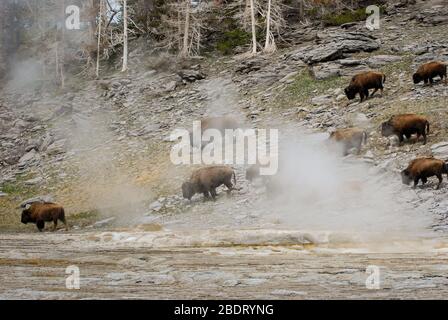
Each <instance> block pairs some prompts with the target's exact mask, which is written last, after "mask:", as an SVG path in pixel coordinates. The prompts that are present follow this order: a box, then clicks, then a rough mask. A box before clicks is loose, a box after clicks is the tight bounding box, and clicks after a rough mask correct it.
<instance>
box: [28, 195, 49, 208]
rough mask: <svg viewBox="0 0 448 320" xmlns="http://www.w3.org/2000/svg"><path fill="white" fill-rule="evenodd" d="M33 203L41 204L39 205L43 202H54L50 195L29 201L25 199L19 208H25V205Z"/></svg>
mask: <svg viewBox="0 0 448 320" xmlns="http://www.w3.org/2000/svg"><path fill="white" fill-rule="evenodd" d="M35 202H41V203H43V202H54V198H53V196H51V195H46V196H37V197H34V198H30V199H27V200H25V201H23V202H22V203H21V204H20V207H22V208H25V207H26V205H28V204H32V203H35Z"/></svg>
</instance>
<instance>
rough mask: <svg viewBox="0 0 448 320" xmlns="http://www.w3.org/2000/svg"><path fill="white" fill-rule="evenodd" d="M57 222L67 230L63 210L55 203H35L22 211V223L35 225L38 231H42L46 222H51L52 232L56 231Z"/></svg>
mask: <svg viewBox="0 0 448 320" xmlns="http://www.w3.org/2000/svg"><path fill="white" fill-rule="evenodd" d="M58 220H60V221H62V223H63V224H64V225H65V230H68V225H67V221H66V220H65V211H64V208H63V207H62V206H60V205H58V204H56V203H50V202H35V203H33V204H31V205H30V206H29V207H28V208H27V209H24V210H23V211H22V223H24V224H27V223H35V224H36V226H37V229H39V231H42V230H43V229H44V227H45V222H46V221H53V231H54V230H56V227H57V225H58Z"/></svg>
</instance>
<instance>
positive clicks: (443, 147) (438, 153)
mask: <svg viewBox="0 0 448 320" xmlns="http://www.w3.org/2000/svg"><path fill="white" fill-rule="evenodd" d="M431 151H432V154H433V155H434V157H436V158H442V159H446V158H448V141H443V142H439V143H436V144H433V145H432V146H431Z"/></svg>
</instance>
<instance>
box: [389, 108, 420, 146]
mask: <svg viewBox="0 0 448 320" xmlns="http://www.w3.org/2000/svg"><path fill="white" fill-rule="evenodd" d="M414 133H416V134H417V140H418V139H419V138H420V136H423V144H426V136H427V135H428V134H429V121H428V119H426V117H424V116H419V115H416V114H399V115H395V116H393V117H391V118H390V119H389V120H388V121H386V122H383V123H382V124H381V134H382V135H383V136H384V137H389V136H391V135H394V134H395V135H397V136H398V139H399V140H400V143H402V142H403V141H404V136H406V139H409V138H410V137H411V135H412V134H414Z"/></svg>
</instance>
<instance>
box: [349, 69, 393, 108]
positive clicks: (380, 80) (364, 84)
mask: <svg viewBox="0 0 448 320" xmlns="http://www.w3.org/2000/svg"><path fill="white" fill-rule="evenodd" d="M385 81H386V75H385V74H384V73H382V72H376V71H367V72H363V73H359V74H357V75H355V76H354V77H353V78H352V80H351V81H350V84H349V85H348V87H347V88H345V89H344V91H345V95H346V96H347V98H348V99H349V100H353V99H355V97H356V94H359V96H360V98H361V102H363V101H364V99H367V98H368V97H369V89H374V91H373V93H372V96H373V95H374V94H375V93H376V92H377V91H378V90H381V94H383V89H384V82H385Z"/></svg>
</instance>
